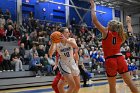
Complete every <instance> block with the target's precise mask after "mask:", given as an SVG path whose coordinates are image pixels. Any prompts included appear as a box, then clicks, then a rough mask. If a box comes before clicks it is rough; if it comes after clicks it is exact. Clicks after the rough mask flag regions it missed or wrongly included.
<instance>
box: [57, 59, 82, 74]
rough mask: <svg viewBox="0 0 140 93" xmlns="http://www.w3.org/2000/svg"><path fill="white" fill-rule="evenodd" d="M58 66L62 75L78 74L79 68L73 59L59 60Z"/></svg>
mask: <svg viewBox="0 0 140 93" xmlns="http://www.w3.org/2000/svg"><path fill="white" fill-rule="evenodd" d="M58 67H59V70H60V72H61V74H62V75H67V74H72V75H73V76H79V74H80V71H79V68H78V66H77V65H76V63H75V61H74V60H71V61H68V62H62V61H60V62H59V64H58Z"/></svg>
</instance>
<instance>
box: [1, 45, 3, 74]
mask: <svg viewBox="0 0 140 93" xmlns="http://www.w3.org/2000/svg"><path fill="white" fill-rule="evenodd" d="M2 49H3V47H2V46H0V72H2V70H3V65H2V62H3V57H2Z"/></svg>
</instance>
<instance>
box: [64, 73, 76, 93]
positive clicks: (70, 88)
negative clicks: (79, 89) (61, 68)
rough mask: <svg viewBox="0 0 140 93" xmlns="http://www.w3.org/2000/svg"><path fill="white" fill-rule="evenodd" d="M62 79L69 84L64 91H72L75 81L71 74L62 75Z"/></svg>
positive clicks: (71, 92) (68, 92) (70, 92)
mask: <svg viewBox="0 0 140 93" xmlns="http://www.w3.org/2000/svg"><path fill="white" fill-rule="evenodd" d="M64 79H65V80H66V81H67V83H68V86H69V88H68V90H67V92H66V93H73V92H74V89H75V87H76V84H75V81H74V78H73V76H72V74H67V75H64Z"/></svg>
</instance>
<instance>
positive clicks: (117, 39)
mask: <svg viewBox="0 0 140 93" xmlns="http://www.w3.org/2000/svg"><path fill="white" fill-rule="evenodd" d="M90 3H91V16H92V21H93V23H94V25H95V26H96V27H97V29H98V30H99V31H100V32H101V33H102V38H103V40H102V46H103V51H104V57H105V69H106V74H107V76H108V82H109V87H110V93H116V75H117V72H118V73H119V74H120V75H121V76H122V78H123V79H124V81H125V83H126V84H127V85H128V87H129V88H130V90H131V91H132V93H138V89H137V87H136V86H135V84H134V83H133V81H132V80H131V77H130V74H129V72H128V67H127V64H126V61H125V58H124V57H123V56H122V54H121V52H120V46H121V44H122V43H123V42H124V41H125V40H126V37H127V36H130V35H132V34H131V33H132V27H131V18H130V17H129V16H127V17H126V22H127V26H128V33H129V34H125V33H124V28H123V24H122V23H121V22H118V21H115V20H112V21H110V22H109V23H108V26H107V27H104V26H102V25H101V24H100V23H99V21H98V20H97V17H96V14H95V10H94V9H95V8H94V7H95V6H94V5H95V3H94V0H90Z"/></svg>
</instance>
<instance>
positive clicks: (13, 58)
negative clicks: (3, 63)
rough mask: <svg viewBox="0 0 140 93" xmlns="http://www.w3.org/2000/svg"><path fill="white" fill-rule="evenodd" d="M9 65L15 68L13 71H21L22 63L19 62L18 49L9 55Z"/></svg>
mask: <svg viewBox="0 0 140 93" xmlns="http://www.w3.org/2000/svg"><path fill="white" fill-rule="evenodd" d="M10 60H11V64H12V65H14V66H15V71H23V68H22V61H21V60H20V54H19V48H15V49H14V53H12V54H11V58H10Z"/></svg>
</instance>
